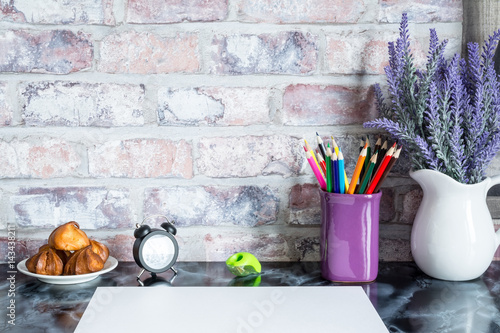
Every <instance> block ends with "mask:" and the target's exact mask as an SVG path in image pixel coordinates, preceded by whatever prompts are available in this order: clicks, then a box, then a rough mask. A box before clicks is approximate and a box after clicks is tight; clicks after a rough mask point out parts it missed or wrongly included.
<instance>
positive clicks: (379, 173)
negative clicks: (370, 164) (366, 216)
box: [365, 146, 394, 194]
mask: <svg viewBox="0 0 500 333" xmlns="http://www.w3.org/2000/svg"><path fill="white" fill-rule="evenodd" d="M392 154H394V146H393V147H391V148H389V150H388V151H387V154H385V157H384V159H383V160H382V163H380V166H379V167H378V169H377V172H375V176H373V179H372V181H371V182H370V185H368V189H367V190H366V192H365V194H372V193H373V190H374V189H375V187H376V186H377V183H378V182H379V180H380V177H382V174H383V173H384V170H385V168H386V167H387V164H389V161H390V160H391V158H392Z"/></svg>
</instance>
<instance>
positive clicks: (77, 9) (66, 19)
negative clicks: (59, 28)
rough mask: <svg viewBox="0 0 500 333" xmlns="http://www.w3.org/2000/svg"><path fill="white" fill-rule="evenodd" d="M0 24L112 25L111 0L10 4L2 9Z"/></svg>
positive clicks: (16, 1)
mask: <svg viewBox="0 0 500 333" xmlns="http://www.w3.org/2000/svg"><path fill="white" fill-rule="evenodd" d="M0 19H1V20H2V21H4V20H7V21H14V22H27V23H36V24H106V25H114V24H115V19H114V17H113V0H102V1H95V0H79V1H53V2H51V3H50V5H48V4H47V2H46V1H42V0H11V1H10V2H9V4H5V5H2V7H1V13H0Z"/></svg>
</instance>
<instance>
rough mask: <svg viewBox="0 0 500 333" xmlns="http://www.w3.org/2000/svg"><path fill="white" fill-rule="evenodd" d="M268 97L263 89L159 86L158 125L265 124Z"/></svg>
mask: <svg viewBox="0 0 500 333" xmlns="http://www.w3.org/2000/svg"><path fill="white" fill-rule="evenodd" d="M269 97H270V93H269V90H268V89H263V88H228V87H206V88H189V89H171V88H160V89H159V91H158V104H159V105H158V119H159V121H160V124H161V125H200V124H217V125H253V124H265V123H269V122H270V117H269V106H268V103H269Z"/></svg>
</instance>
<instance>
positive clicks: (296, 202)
mask: <svg viewBox="0 0 500 333" xmlns="http://www.w3.org/2000/svg"><path fill="white" fill-rule="evenodd" d="M289 199H290V223H291V224H304V225H311V224H315V225H320V224H321V200H320V195H319V186H318V185H317V184H297V185H294V186H293V187H292V188H291V189H290V196H289Z"/></svg>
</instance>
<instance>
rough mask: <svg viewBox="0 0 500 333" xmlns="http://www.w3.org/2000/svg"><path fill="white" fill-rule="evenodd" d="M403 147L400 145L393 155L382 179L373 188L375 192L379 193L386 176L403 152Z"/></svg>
mask: <svg viewBox="0 0 500 333" xmlns="http://www.w3.org/2000/svg"><path fill="white" fill-rule="evenodd" d="M402 148H403V147H402V146H401V147H399V148H398V150H396V152H395V153H394V154H393V155H392V157H391V160H390V161H389V164H387V167H386V168H385V170H384V173H383V174H382V177H380V180H379V181H378V183H377V186H375V189H374V190H373V193H377V192H378V191H379V190H380V187H381V186H382V183H383V182H384V180H385V178H386V177H387V175H388V174H389V172H390V171H391V169H392V167H393V166H394V164H395V163H396V161H397V159H398V158H399V155H400V154H401V149H402Z"/></svg>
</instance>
